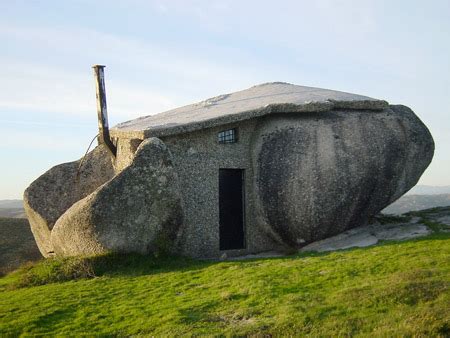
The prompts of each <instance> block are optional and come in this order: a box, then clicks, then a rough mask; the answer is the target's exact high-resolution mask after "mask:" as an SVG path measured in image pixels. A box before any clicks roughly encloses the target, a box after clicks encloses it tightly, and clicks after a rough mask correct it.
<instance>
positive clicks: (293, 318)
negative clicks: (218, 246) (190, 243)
mask: <svg viewBox="0 0 450 338" xmlns="http://www.w3.org/2000/svg"><path fill="white" fill-rule="evenodd" d="M449 304H450V233H445V232H435V233H434V234H432V235H430V236H428V237H425V238H421V239H415V240H410V241H405V242H386V243H383V244H382V245H379V246H374V247H369V248H361V249H353V250H344V251H337V252H332V253H323V254H317V253H303V254H300V255H293V256H288V257H283V258H269V259H258V260H247V261H226V262H212V261H193V260H189V259H185V258H167V257H166V258H164V257H159V258H154V257H145V256H139V255H103V256H96V257H87V258H70V259H62V260H56V259H53V260H46V261H43V262H38V263H34V264H29V265H27V266H24V267H22V268H21V269H19V270H17V271H15V272H14V273H11V274H9V275H7V276H5V277H3V278H0V336H4V335H7V336H8V335H10V336H17V335H20V334H25V335H30V334H31V335H49V334H51V335H71V336H73V335H82V334H90V335H92V334H96V335H119V336H127V335H169V336H171V335H202V334H210V335H295V336H353V335H355V336H367V335H370V336H383V337H385V336H419V337H420V336H423V337H428V336H441V337H448V336H450V307H449Z"/></svg>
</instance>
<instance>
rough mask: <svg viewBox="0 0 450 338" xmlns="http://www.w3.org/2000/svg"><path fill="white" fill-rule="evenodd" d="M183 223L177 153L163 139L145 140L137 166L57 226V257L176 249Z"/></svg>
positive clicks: (54, 240) (75, 208) (134, 162)
mask: <svg viewBox="0 0 450 338" xmlns="http://www.w3.org/2000/svg"><path fill="white" fill-rule="evenodd" d="M181 223H182V206H181V198H180V194H179V187H178V179H177V175H176V172H175V170H174V168H173V165H172V159H171V153H170V152H169V150H168V148H167V147H166V146H165V144H164V143H163V142H162V141H161V140H159V139H157V138H149V139H146V140H144V141H143V142H142V143H141V144H140V145H139V147H138V149H137V151H136V154H135V156H134V158H133V160H132V162H131V164H130V165H129V166H127V167H125V168H124V169H123V170H122V171H121V172H119V173H118V174H117V175H116V176H115V177H114V178H113V179H111V180H110V181H108V182H107V183H106V184H104V185H102V186H101V187H99V188H98V189H97V190H95V191H94V192H93V193H92V194H90V195H88V196H87V197H85V198H84V199H82V200H80V201H78V202H77V203H75V204H74V205H73V206H72V207H71V208H69V209H68V210H67V211H66V212H65V213H64V214H63V215H62V216H61V217H60V218H59V219H58V220H57V222H56V224H55V226H54V228H53V230H52V232H51V243H52V246H53V249H54V251H55V253H56V254H57V255H60V256H72V255H91V254H98V253H104V252H108V251H113V252H139V253H149V252H156V251H159V250H169V251H170V250H171V249H172V248H173V246H174V243H175V240H176V236H177V234H178V230H179V227H180V225H181Z"/></svg>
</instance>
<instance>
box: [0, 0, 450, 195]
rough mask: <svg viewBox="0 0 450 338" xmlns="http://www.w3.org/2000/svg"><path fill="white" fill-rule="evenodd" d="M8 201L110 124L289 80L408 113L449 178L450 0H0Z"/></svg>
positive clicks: (2, 181)
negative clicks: (102, 105)
mask: <svg viewBox="0 0 450 338" xmlns="http://www.w3.org/2000/svg"><path fill="white" fill-rule="evenodd" d="M0 46H1V48H0V51H1V52H0V64H1V67H0V136H1V140H0V158H1V159H2V160H1V165H0V199H15V198H21V197H22V194H23V191H24V190H25V189H26V187H27V186H28V185H29V184H30V183H31V182H32V181H33V180H34V179H36V178H37V177H38V176H39V175H41V174H43V173H44V172H45V171H46V170H48V169H49V168H50V167H52V166H54V165H56V164H59V163H62V162H69V161H73V160H77V159H78V158H80V157H82V156H83V154H84V152H85V151H86V149H87V147H88V145H89V143H90V141H91V139H92V138H93V137H94V136H95V135H96V134H97V112H96V102H95V84H94V78H93V72H92V68H91V66H92V65H94V64H104V65H106V68H105V78H106V91H107V101H108V114H109V121H110V125H114V124H116V123H118V122H122V121H125V120H130V119H133V118H136V117H139V116H143V115H151V114H156V113H159V112H162V111H165V110H168V109H171V108H175V107H178V106H182V105H186V104H189V103H193V102H197V101H201V100H203V99H206V98H208V97H211V96H216V95H219V94H223V93H229V92H233V91H237V90H242V89H245V88H248V87H250V86H253V85H255V84H259V83H264V82H272V81H284V82H290V83H294V84H299V85H306V86H313V87H321V88H328V89H334V90H340V91H346V92H351V93H357V94H362V95H366V96H370V97H374V98H380V99H385V100H387V101H389V102H390V103H392V104H405V105H407V106H409V107H410V108H412V109H413V110H414V111H415V113H416V114H417V115H418V116H419V117H420V119H421V120H422V121H423V122H424V123H425V124H426V125H427V126H428V128H429V129H430V131H431V133H432V135H433V137H434V141H435V143H436V150H435V155H434V159H433V162H432V164H431V165H430V167H429V168H428V169H427V171H426V172H425V173H424V175H423V176H422V178H421V180H420V182H419V183H420V184H427V185H438V186H439V185H450V130H449V127H450V1H448V0H443V1H441V0H433V1H423V0H421V1H416V0H407V1H401V0H400V1H392V0H390V1H383V0H376V1H375V0H373V1H369V0H358V1H356V0H355V1H353V0H352V1H350V0H349V1H345V0H342V1H340V0H334V1H333V0H315V1H303V0H297V1H283V0H278V1H264V0H258V1H252V0H249V1H245V0H239V1H227V0H221V1H215V0H209V1H188V0H185V1H181V0H180V1H178V0H173V1H152V0H148V1H143V0H128V1H114V0H109V1H106V0H105V1H102V0H99V1H95V0H90V1H88V0H73V1H33V0H29V1H21V0H15V1H7V0H0Z"/></svg>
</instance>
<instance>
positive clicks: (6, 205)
mask: <svg viewBox="0 0 450 338" xmlns="http://www.w3.org/2000/svg"><path fill="white" fill-rule="evenodd" d="M20 208H22V209H23V201H22V200H0V209H20Z"/></svg>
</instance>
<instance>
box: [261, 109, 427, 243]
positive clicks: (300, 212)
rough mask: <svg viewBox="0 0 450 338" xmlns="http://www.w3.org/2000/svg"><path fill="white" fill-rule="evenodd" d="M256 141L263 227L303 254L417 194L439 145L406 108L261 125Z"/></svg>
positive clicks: (288, 118) (282, 118) (277, 120)
mask: <svg viewBox="0 0 450 338" xmlns="http://www.w3.org/2000/svg"><path fill="white" fill-rule="evenodd" d="M259 128H260V131H259V133H258V136H257V137H256V138H255V139H256V140H257V141H256V143H255V149H254V158H255V166H256V177H255V186H256V189H257V196H258V197H259V207H260V213H261V215H262V217H261V222H260V224H261V225H262V227H263V228H264V229H265V230H266V232H267V233H269V234H271V235H272V236H273V237H274V238H276V239H277V240H278V241H279V242H281V243H283V244H285V245H287V246H289V247H294V248H299V247H302V246H304V245H305V244H307V243H311V242H314V241H317V240H320V239H323V238H326V237H329V236H333V235H336V234H338V233H341V232H343V231H345V230H347V229H350V228H353V227H356V226H362V225H364V224H366V223H367V221H368V219H370V217H372V216H374V215H375V214H377V213H378V212H380V211H381V210H382V209H383V208H385V207H386V206H388V205H389V204H390V203H392V202H393V201H395V200H396V199H398V198H399V197H400V196H402V195H403V194H404V193H405V192H407V191H408V190H409V189H411V188H412V187H413V186H414V185H415V184H416V183H417V181H418V180H419V178H420V176H421V174H422V173H423V171H424V170H425V169H426V168H427V166H428V165H429V163H430V162H431V159H432V157H433V152H434V143H433V139H432V137H431V134H430V133H429V131H428V129H427V128H426V126H425V125H424V124H423V123H422V122H421V121H420V120H419V119H418V118H417V116H416V115H415V114H414V113H413V112H412V111H411V110H410V109H409V108H408V107H405V106H390V107H389V108H388V109H384V110H383V111H378V112H371V113H370V114H368V113H367V112H364V111H362V112H355V111H353V112H350V111H348V112H347V111H345V110H336V111H331V112H323V113H321V114H320V115H319V114H315V115H314V116H310V117H309V118H308V117H307V116H305V118H304V119H298V118H295V117H293V116H287V115H286V116H278V117H276V118H275V117H273V118H272V119H270V120H265V121H262V123H261V125H260V127H259Z"/></svg>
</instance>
